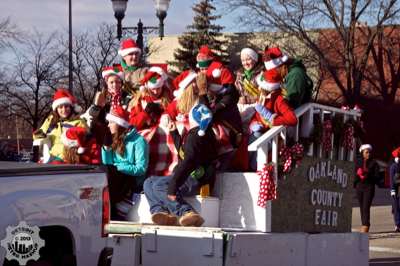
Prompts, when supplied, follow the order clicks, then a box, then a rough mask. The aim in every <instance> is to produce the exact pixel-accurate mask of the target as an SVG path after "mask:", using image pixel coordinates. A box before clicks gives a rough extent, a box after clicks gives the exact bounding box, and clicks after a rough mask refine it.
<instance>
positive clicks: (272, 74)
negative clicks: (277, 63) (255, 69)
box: [256, 68, 282, 91]
mask: <svg viewBox="0 0 400 266" xmlns="http://www.w3.org/2000/svg"><path fill="white" fill-rule="evenodd" d="M256 81H257V85H258V86H259V87H260V88H261V89H263V90H266V91H274V90H277V89H280V88H281V82H282V76H281V74H280V73H279V72H278V70H277V69H275V68H273V69H271V70H266V71H264V72H262V73H260V74H259V75H258V76H257V78H256Z"/></svg>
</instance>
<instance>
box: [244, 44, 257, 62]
mask: <svg viewBox="0 0 400 266" xmlns="http://www.w3.org/2000/svg"><path fill="white" fill-rule="evenodd" d="M244 55H248V56H250V58H251V59H253V60H254V61H256V62H257V61H258V54H257V52H256V51H254V50H253V49H251V48H248V47H246V48H243V49H242V51H240V57H242V56H244Z"/></svg>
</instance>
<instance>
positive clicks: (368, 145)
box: [359, 144, 372, 153]
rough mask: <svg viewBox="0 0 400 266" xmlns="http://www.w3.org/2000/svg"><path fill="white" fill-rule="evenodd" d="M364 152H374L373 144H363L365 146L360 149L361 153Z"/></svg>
mask: <svg viewBox="0 0 400 266" xmlns="http://www.w3.org/2000/svg"><path fill="white" fill-rule="evenodd" d="M363 150H370V151H371V150H372V146H371V144H363V145H361V146H360V149H359V151H360V153H362V151H363Z"/></svg>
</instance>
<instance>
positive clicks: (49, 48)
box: [1, 31, 62, 129]
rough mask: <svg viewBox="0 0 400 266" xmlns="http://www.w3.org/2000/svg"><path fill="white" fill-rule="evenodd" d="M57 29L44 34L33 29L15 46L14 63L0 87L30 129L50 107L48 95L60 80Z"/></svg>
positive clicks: (3, 97) (14, 114) (7, 102)
mask: <svg viewBox="0 0 400 266" xmlns="http://www.w3.org/2000/svg"><path fill="white" fill-rule="evenodd" d="M55 37H56V33H53V34H50V35H49V36H48V37H46V38H45V37H44V36H43V35H42V34H40V33H38V32H37V31H35V33H34V34H33V35H32V36H29V37H28V38H26V39H25V40H24V41H22V42H21V45H20V46H14V47H13V51H14V54H15V62H16V63H15V65H14V66H12V67H11V68H10V69H9V71H8V73H11V74H10V75H9V76H8V80H7V82H5V83H4V84H3V88H2V90H1V95H2V99H3V100H5V101H6V107H7V106H8V107H9V108H10V109H9V112H6V114H3V115H7V114H8V115H13V116H17V117H18V118H21V119H22V120H23V121H25V122H27V123H28V124H29V125H30V126H32V128H33V129H35V128H37V127H38V126H39V123H40V121H41V120H42V119H43V118H44V117H45V116H46V115H47V114H48V112H49V111H50V109H51V108H50V106H51V104H50V102H51V96H52V94H53V91H54V89H55V88H56V87H57V86H58V85H59V80H60V71H61V66H60V58H61V55H62V53H61V52H60V50H59V46H57V45H56V42H55Z"/></svg>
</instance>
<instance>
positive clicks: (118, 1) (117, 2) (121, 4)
mask: <svg viewBox="0 0 400 266" xmlns="http://www.w3.org/2000/svg"><path fill="white" fill-rule="evenodd" d="M170 1H171V0H154V2H155V8H156V16H157V17H158V19H159V21H160V23H159V26H158V27H144V26H143V23H142V21H141V20H140V19H139V23H138V25H137V27H122V19H123V18H124V17H125V11H126V7H127V3H128V0H111V2H112V6H113V10H114V16H115V18H116V19H117V38H118V40H121V37H122V31H123V30H128V31H129V30H133V31H135V32H136V33H137V41H136V42H137V44H138V46H139V47H140V48H141V49H143V33H144V32H145V33H151V32H153V31H154V30H157V29H158V31H159V36H160V38H161V39H162V38H163V37H164V19H165V18H166V16H167V10H168V7H169V3H170Z"/></svg>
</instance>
